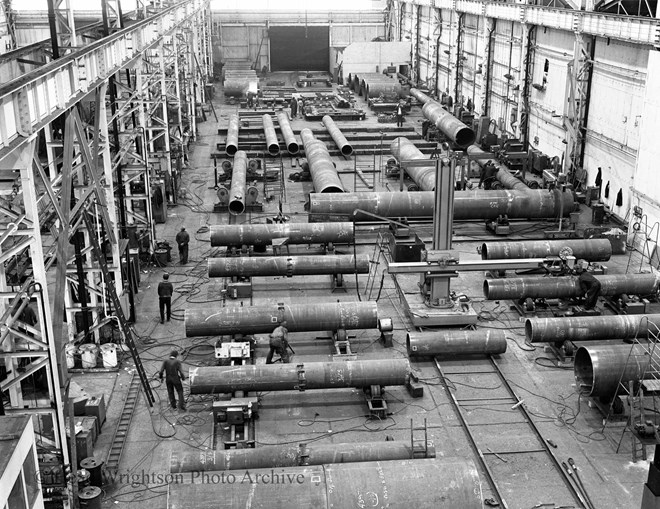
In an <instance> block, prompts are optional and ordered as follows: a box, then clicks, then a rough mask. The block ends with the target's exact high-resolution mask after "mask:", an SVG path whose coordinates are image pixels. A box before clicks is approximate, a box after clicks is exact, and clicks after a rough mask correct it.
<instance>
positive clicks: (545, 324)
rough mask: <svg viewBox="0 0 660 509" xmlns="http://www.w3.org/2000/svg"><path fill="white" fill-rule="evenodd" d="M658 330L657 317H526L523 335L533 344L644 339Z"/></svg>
mask: <svg viewBox="0 0 660 509" xmlns="http://www.w3.org/2000/svg"><path fill="white" fill-rule="evenodd" d="M649 324H651V325H649ZM659 327H660V315H659V314H655V315H613V316H570V317H568V316H567V317H561V318H528V319H527V320H526V321H525V335H526V336H527V339H528V340H529V341H531V342H532V343H554V342H557V341H566V340H568V341H599V340H605V339H633V338H636V337H638V338H641V339H644V338H646V335H647V334H648V333H649V331H651V332H653V333H657V331H658V328H659Z"/></svg>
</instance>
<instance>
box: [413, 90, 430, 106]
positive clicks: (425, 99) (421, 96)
mask: <svg viewBox="0 0 660 509" xmlns="http://www.w3.org/2000/svg"><path fill="white" fill-rule="evenodd" d="M410 95H412V96H413V97H414V98H415V99H417V100H418V101H419V102H420V103H422V104H426V103H427V102H429V101H432V100H433V99H431V98H430V97H429V96H428V95H426V94H425V93H424V92H421V91H419V90H417V89H416V88H411V89H410Z"/></svg>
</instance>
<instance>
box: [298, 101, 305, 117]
mask: <svg viewBox="0 0 660 509" xmlns="http://www.w3.org/2000/svg"><path fill="white" fill-rule="evenodd" d="M298 113H299V114H300V118H304V117H305V110H304V109H303V100H302V98H300V97H298Z"/></svg>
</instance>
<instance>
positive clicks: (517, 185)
mask: <svg viewBox="0 0 660 509" xmlns="http://www.w3.org/2000/svg"><path fill="white" fill-rule="evenodd" d="M467 153H468V156H472V157H475V156H481V157H480V158H479V159H475V161H476V163H477V164H478V165H479V166H480V167H483V166H484V165H485V164H486V163H488V162H490V163H491V164H493V165H494V166H495V168H497V173H496V174H495V178H496V179H497V180H498V181H499V182H500V184H502V187H504V188H505V189H516V190H517V191H526V190H528V189H530V188H529V186H528V185H527V184H526V183H525V182H523V181H522V180H520V179H519V178H517V177H515V176H513V174H512V173H511V172H510V171H509V170H508V169H507V168H506V167H505V166H504V165H502V164H500V162H499V161H498V160H497V159H495V158H494V157H493V158H488V159H483V156H485V155H488V152H485V151H483V150H481V148H479V147H478V146H477V145H470V146H469V147H468V149H467Z"/></svg>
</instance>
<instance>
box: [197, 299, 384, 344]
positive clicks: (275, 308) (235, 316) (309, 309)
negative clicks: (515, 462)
mask: <svg viewBox="0 0 660 509" xmlns="http://www.w3.org/2000/svg"><path fill="white" fill-rule="evenodd" d="M282 320H286V322H287V329H288V330H289V331H290V332H306V331H335V330H337V329H346V330H348V329H373V328H376V327H377V326H378V305H377V304H376V303H375V302H373V301H360V302H356V301H339V302H320V303H317V302H307V303H303V304H282V305H275V304H273V305H268V306H266V305H263V306H228V307H223V308H219V309H218V308H207V309H204V308H201V309H194V308H188V309H186V311H185V315H184V326H185V331H186V336H188V337H195V336H220V335H228V334H260V333H266V332H272V331H273V329H274V328H275V327H276V326H277V324H278V323H280V322H281V321H282Z"/></svg>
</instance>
